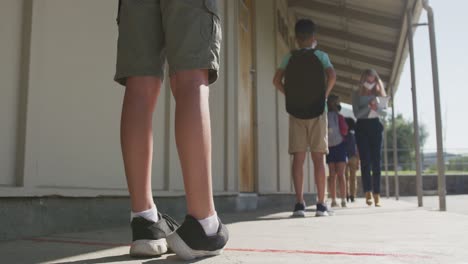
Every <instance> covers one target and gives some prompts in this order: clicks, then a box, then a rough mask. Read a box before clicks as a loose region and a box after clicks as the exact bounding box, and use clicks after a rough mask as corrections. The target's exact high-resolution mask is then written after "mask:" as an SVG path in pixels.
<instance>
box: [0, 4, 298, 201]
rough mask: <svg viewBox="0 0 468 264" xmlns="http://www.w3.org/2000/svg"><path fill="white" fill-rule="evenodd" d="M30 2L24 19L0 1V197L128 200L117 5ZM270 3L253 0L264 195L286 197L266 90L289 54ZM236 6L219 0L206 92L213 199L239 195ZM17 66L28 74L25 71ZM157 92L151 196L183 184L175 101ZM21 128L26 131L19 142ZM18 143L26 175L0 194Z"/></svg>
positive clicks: (270, 93) (273, 95)
mask: <svg viewBox="0 0 468 264" xmlns="http://www.w3.org/2000/svg"><path fill="white" fill-rule="evenodd" d="M27 2H28V1H27ZM278 2H280V1H278ZM29 3H30V4H31V3H32V16H29V17H27V16H25V15H24V14H27V13H24V14H23V1H17V0H5V1H2V2H1V3H0V27H1V28H0V29H1V31H0V32H1V34H2V41H1V42H0V45H1V46H0V61H1V62H2V63H1V71H0V78H1V80H2V81H1V83H0V87H1V89H0V124H1V126H2V127H1V129H0V196H30V195H50V194H60V195H72V196H83V195H87V194H89V195H106V194H109V195H126V194H127V192H126V183H125V177H124V171H123V164H122V158H121V151H120V140H119V125H120V111H121V102H122V97H123V91H124V90H123V88H122V87H120V86H119V85H118V84H116V83H115V82H114V81H113V80H112V78H113V75H114V70H115V53H116V40H117V26H116V24H115V17H116V13H117V1H115V0H101V1H95V0H80V1H76V0H35V1H30V2H29ZM282 3H283V4H284V1H283V2H282ZM276 5H277V3H276V1H268V0H258V1H257V2H256V10H257V13H258V14H257V16H258V20H257V25H256V27H257V28H256V29H257V30H256V31H257V36H256V39H255V41H256V43H257V45H258V46H257V51H258V53H257V54H256V56H257V57H256V61H257V68H258V73H257V91H258V94H257V114H258V116H257V119H258V135H259V137H258V138H259V140H258V142H257V143H258V145H257V149H258V153H259V157H258V161H259V164H258V166H257V167H258V172H259V173H258V183H259V186H258V189H259V192H261V193H275V192H278V191H280V192H291V191H292V188H291V175H290V156H289V155H288V151H287V150H288V116H287V114H286V112H285V111H284V98H283V97H282V95H278V94H277V92H276V91H275V90H274V88H273V86H272V84H271V80H272V77H273V74H274V71H275V69H276V66H277V64H278V63H279V59H280V58H281V57H282V55H284V53H285V52H287V51H288V48H287V47H284V46H281V45H282V44H281V43H280V42H278V41H277V36H276V33H275V29H276V20H275V16H276V11H275V8H276ZM236 6H237V2H236V1H230V0H219V7H220V13H221V19H222V20H223V22H224V23H223V24H224V25H223V29H224V32H223V33H224V34H223V35H224V41H223V45H222V46H223V48H222V51H221V59H222V63H221V71H220V78H219V80H218V81H217V82H216V84H215V85H212V89H211V94H210V103H211V115H212V116H211V117H212V135H213V186H214V190H215V192H217V193H226V192H236V191H237V190H238V157H237V156H238V155H237V123H236V122H235V120H237V114H236V112H237V109H236V107H237V101H236V100H237V99H236V98H237V67H238V63H237V61H238V60H237V56H238V53H237V44H236V43H237V9H236ZM28 20H31V21H32V22H31V23H30V24H31V28H30V31H31V32H30V34H28V35H27V38H24V36H23V38H22V28H23V26H24V25H23V22H28ZM27 24H28V23H26V24H25V25H27ZM25 32H26V31H25ZM28 32H29V30H27V32H26V33H28ZM29 39H30V41H29ZM26 44H27V45H26ZM22 46H26V47H29V49H28V51H29V53H28V54H29V56H23V55H22V52H21V47H22ZM4 62H8V63H4ZM24 65H26V66H27V67H26V68H27V69H29V71H27V70H22V67H23V66H24ZM166 79H167V78H166ZM21 80H23V81H21ZM24 80H26V81H24ZM23 84H26V85H25V87H20V86H22V85H23ZM163 86H164V89H162V93H161V96H160V98H159V101H158V104H157V109H156V113H155V115H154V137H155V138H154V139H155V140H154V160H153V178H152V179H153V189H154V190H155V191H156V192H155V194H156V195H158V194H159V195H174V194H180V193H181V192H180V191H182V190H183V181H182V175H181V169H180V165H179V159H178V156H177V151H176V148H175V140H174V107H175V104H174V100H173V99H172V95H171V94H170V90H169V87H168V85H167V84H164V85H163ZM19 91H25V92H27V94H26V97H27V105H18V102H21V98H19V96H20V93H19ZM21 112H24V113H25V117H21ZM18 124H20V125H21V124H24V125H25V135H24V138H23V135H22V131H18V129H17V127H18ZM20 127H21V126H20ZM22 141H24V142H25V143H24V164H22V163H21V161H22V159H20V160H19V163H18V164H20V165H23V167H22V168H23V169H24V173H21V168H20V170H18V175H17V176H18V179H19V180H18V182H19V183H21V182H22V183H23V187H22V188H5V187H1V186H2V185H3V186H5V185H13V184H16V179H17V177H16V175H15V167H16V163H17V161H16V155H17V151H20V150H21V149H22V147H21V144H18V143H17V142H22ZM19 153H20V154H21V151H20V152H19ZM20 156H21V155H20Z"/></svg>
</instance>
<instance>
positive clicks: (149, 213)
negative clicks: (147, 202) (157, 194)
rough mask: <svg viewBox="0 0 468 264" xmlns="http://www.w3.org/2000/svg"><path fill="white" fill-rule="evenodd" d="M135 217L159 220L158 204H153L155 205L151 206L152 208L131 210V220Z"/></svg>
mask: <svg viewBox="0 0 468 264" xmlns="http://www.w3.org/2000/svg"><path fill="white" fill-rule="evenodd" d="M135 217H143V218H145V219H146V220H148V221H153V222H158V221H159V217H158V209H157V208H156V205H153V207H151V208H150V209H148V210H145V211H142V212H136V213H135V212H131V214H130V221H131V220H132V219H133V218H135Z"/></svg>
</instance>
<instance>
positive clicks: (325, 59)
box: [279, 50, 333, 70]
mask: <svg viewBox="0 0 468 264" xmlns="http://www.w3.org/2000/svg"><path fill="white" fill-rule="evenodd" d="M315 56H317V58H318V59H319V60H320V62H322V65H323V68H324V69H328V68H333V65H332V63H331V61H330V58H329V57H328V54H327V53H325V52H323V51H321V50H315ZM290 58H291V53H288V54H286V55H285V56H284V57H283V60H282V61H281V64H280V66H279V68H280V69H282V70H286V67H287V66H288V63H289V59H290Z"/></svg>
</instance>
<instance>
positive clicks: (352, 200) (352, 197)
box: [350, 195, 354, 203]
mask: <svg viewBox="0 0 468 264" xmlns="http://www.w3.org/2000/svg"><path fill="white" fill-rule="evenodd" d="M350 199H351V202H352V203H354V196H353V195H351V197H350Z"/></svg>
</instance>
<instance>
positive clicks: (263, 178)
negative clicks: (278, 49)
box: [255, 0, 278, 193]
mask: <svg viewBox="0 0 468 264" xmlns="http://www.w3.org/2000/svg"><path fill="white" fill-rule="evenodd" d="M255 4H256V6H255V10H256V14H255V15H256V34H255V43H256V45H257V49H256V66H257V69H256V70H257V81H256V91H257V96H256V100H257V101H256V103H257V129H258V130H257V134H258V137H257V139H258V142H257V152H258V177H259V179H258V182H259V188H258V189H259V190H258V191H259V192H261V193H262V192H267V193H272V192H276V191H278V166H277V164H278V149H277V136H278V134H277V128H276V125H277V122H276V107H277V104H276V100H277V99H276V97H277V91H276V89H275V88H274V86H273V85H272V80H273V75H274V73H275V70H276V67H275V64H276V60H275V45H272V44H274V43H275V37H276V34H275V17H274V14H275V4H274V2H273V1H271V0H257V1H255Z"/></svg>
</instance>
